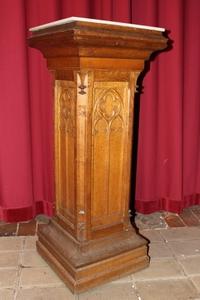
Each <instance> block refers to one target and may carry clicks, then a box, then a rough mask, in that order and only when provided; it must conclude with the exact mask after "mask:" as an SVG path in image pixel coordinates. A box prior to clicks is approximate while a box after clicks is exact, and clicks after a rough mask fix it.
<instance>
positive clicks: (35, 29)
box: [29, 17, 165, 32]
mask: <svg viewBox="0 0 200 300" xmlns="http://www.w3.org/2000/svg"><path fill="white" fill-rule="evenodd" d="M75 21H81V22H89V23H96V24H108V25H117V26H122V27H130V28H139V29H147V30H155V31H162V32H164V31H165V28H160V27H153V26H145V25H138V24H131V23H123V22H113V21H106V20H97V19H89V18H80V17H70V18H66V19H62V20H58V21H55V22H51V23H47V24H43V25H40V26H36V27H33V28H30V29H29V30H30V31H31V32H34V31H39V30H42V29H47V28H51V27H53V26H58V25H64V24H68V23H72V22H75Z"/></svg>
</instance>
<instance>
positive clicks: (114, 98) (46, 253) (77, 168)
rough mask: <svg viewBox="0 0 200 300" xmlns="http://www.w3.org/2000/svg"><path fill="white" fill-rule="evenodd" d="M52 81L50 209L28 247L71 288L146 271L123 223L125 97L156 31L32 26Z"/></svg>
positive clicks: (157, 41) (128, 126)
mask: <svg viewBox="0 0 200 300" xmlns="http://www.w3.org/2000/svg"><path fill="white" fill-rule="evenodd" d="M29 44H30V46H31V47H34V48H37V49H39V50H40V51H41V52H42V53H43V54H44V56H45V57H46V59H47V65H48V68H49V69H50V70H51V71H52V72H53V74H54V78H55V188H56V197H55V198H56V212H55V217H53V218H52V220H51V221H50V223H49V224H48V225H47V226H45V227H43V228H41V229H40V230H39V233H38V236H39V241H38V243H37V249H38V251H39V253H40V254H41V255H42V256H43V257H44V258H45V259H46V260H47V262H48V263H49V264H50V265H51V266H52V268H53V269H55V271H56V272H57V273H58V274H59V275H60V277H61V278H62V279H63V281H64V282H65V283H66V284H67V286H68V287H69V288H70V289H71V291H72V292H82V291H85V290H86V289H88V288H90V287H93V286H96V285H98V284H100V283H103V282H107V281H108V280H112V279H114V278H117V277H119V276H123V275H127V274H130V273H132V272H135V271H137V270H140V269H142V268H144V267H146V266H148V263H149V259H148V256H147V241H146V240H144V239H143V238H142V237H141V236H139V235H138V234H136V232H135V230H134V229H133V228H132V226H131V225H130V220H129V189H130V166H131V145H132V128H133V111H134V107H133V105H134V93H135V90H136V82H137V78H138V75H139V74H140V72H141V71H142V70H143V68H144V61H145V60H146V59H147V58H148V57H149V55H150V54H151V53H152V52H154V51H156V50H160V49H163V48H165V47H166V39H165V38H164V37H163V35H162V31H160V30H156V29H155V30H153V29H138V28H134V27H129V26H128V25H127V26H123V27H122V26H120V25H115V24H112V25H108V24H98V23H91V22H89V21H81V20H79V19H75V20H72V21H70V22H69V21H66V22H65V21H64V22H63V24H56V23H54V24H53V25H50V26H47V27H39V28H35V29H33V30H32V37H31V38H30V39H29Z"/></svg>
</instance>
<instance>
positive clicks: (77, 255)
mask: <svg viewBox="0 0 200 300" xmlns="http://www.w3.org/2000/svg"><path fill="white" fill-rule="evenodd" d="M38 237H39V240H38V242H37V250H38V252H39V253H40V254H41V256H42V257H43V258H44V259H45V260H46V261H47V262H48V263H49V264H50V266H51V267H52V268H53V269H54V270H55V271H56V273H57V274H58V275H59V276H60V278H61V279H62V280H63V281H64V282H65V284H66V285H67V286H68V287H69V289H70V290H71V291H72V292H73V293H80V292H83V291H86V290H88V289H89V288H91V287H95V286H97V285H100V284H103V283H106V282H108V281H111V280H113V279H116V278H119V277H122V276H126V275H128V274H131V273H133V272H136V271H138V270H141V269H143V268H145V267H147V266H148V265H149V257H148V255H147V241H146V240H145V239H144V238H142V237H141V236H139V235H138V234H136V232H135V231H134V229H133V228H132V227H130V229H129V230H128V231H123V232H119V233H115V234H112V235H110V236H108V237H105V238H100V239H97V240H92V241H89V242H87V243H84V244H79V243H78V242H77V241H75V240H74V239H73V238H72V237H71V236H70V235H68V233H66V232H65V231H64V230H63V228H62V227H60V226H59V225H58V224H57V223H56V222H55V221H51V222H50V224H48V225H46V226H44V227H42V228H41V229H40V230H39V232H38Z"/></svg>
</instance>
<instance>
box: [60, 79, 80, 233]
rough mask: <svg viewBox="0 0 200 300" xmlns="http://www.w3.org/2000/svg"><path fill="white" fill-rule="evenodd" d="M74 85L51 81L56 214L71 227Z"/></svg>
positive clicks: (74, 112) (74, 117)
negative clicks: (53, 110) (53, 102)
mask: <svg viewBox="0 0 200 300" xmlns="http://www.w3.org/2000/svg"><path fill="white" fill-rule="evenodd" d="M75 120H76V85H75V83H74V82H71V81H65V80H56V81H55V169H56V174H55V177H56V203H57V215H58V216H60V217H61V218H63V219H64V221H65V222H67V224H68V225H69V226H70V227H71V228H72V229H73V228H74V217H75V166H74V159H75Z"/></svg>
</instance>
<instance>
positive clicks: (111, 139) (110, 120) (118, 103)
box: [91, 82, 129, 229]
mask: <svg viewBox="0 0 200 300" xmlns="http://www.w3.org/2000/svg"><path fill="white" fill-rule="evenodd" d="M128 116H129V97H128V83H127V82H95V83H94V91H93V112H92V172H91V185H92V187H91V195H92V197H91V199H92V203H91V214H92V220H91V221H92V226H93V229H94V228H96V229H97V228H100V227H105V226H107V225H109V226H110V225H111V224H113V225H114V224H117V223H120V222H123V216H124V213H125V212H124V201H125V199H124V195H123V191H124V189H123V176H124V174H125V169H126V163H125V160H126V157H124V153H126V151H125V149H126V147H127V134H128V128H127V120H128ZM126 200H127V199H126Z"/></svg>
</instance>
